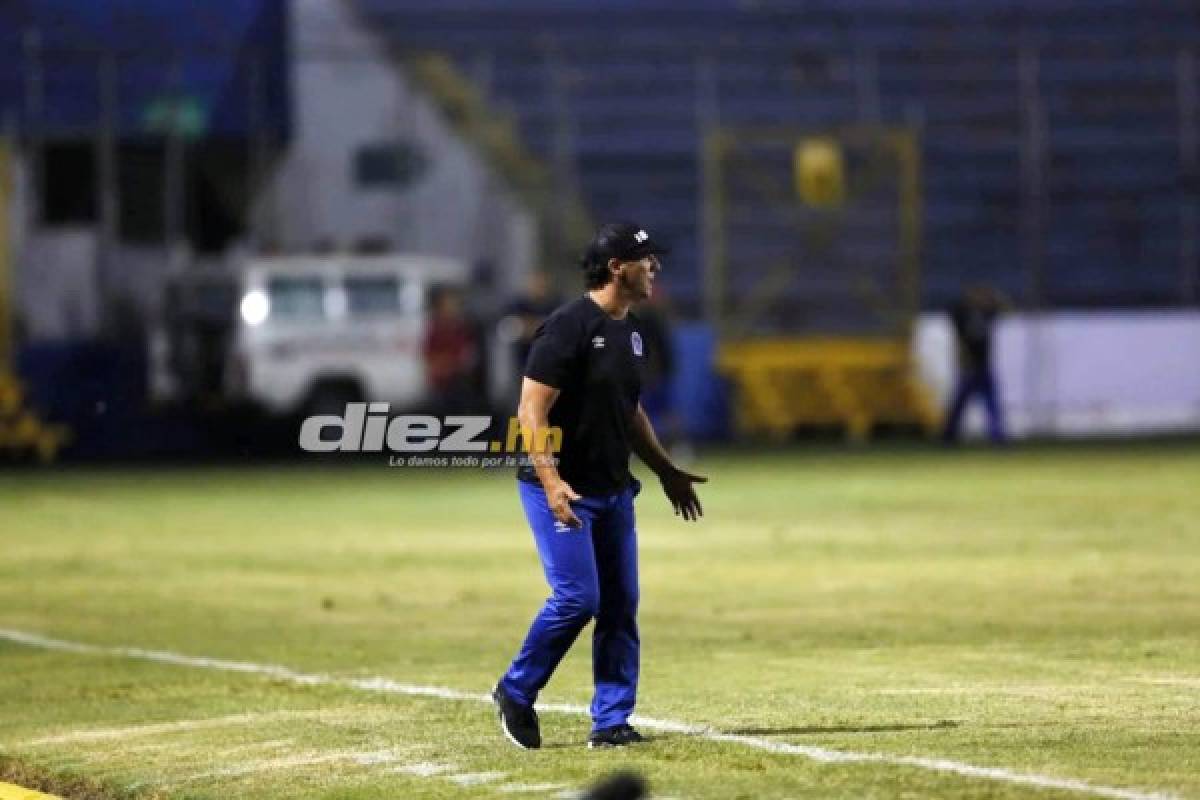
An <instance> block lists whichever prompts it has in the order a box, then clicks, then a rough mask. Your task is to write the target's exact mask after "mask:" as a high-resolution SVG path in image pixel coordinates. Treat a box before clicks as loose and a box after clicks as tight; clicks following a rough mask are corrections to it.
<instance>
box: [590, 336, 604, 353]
mask: <svg viewBox="0 0 1200 800" xmlns="http://www.w3.org/2000/svg"><path fill="white" fill-rule="evenodd" d="M592 347H594V348H596V349H597V350H599V349H601V348H603V347H604V337H603V336H593V337H592Z"/></svg>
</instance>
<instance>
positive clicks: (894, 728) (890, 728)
mask: <svg viewBox="0 0 1200 800" xmlns="http://www.w3.org/2000/svg"><path fill="white" fill-rule="evenodd" d="M959 724H960V723H958V722H955V721H954V720H951V719H942V720H938V721H937V722H931V723H926V724H912V725H905V724H894V725H807V726H800V727H795V728H735V729H733V730H728V731H724V732H725V733H732V734H736V735H738V736H803V735H805V734H820V733H902V732H904V731H937V730H945V729H947V728H957V727H958V726H959Z"/></svg>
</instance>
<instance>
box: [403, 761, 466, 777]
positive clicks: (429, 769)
mask: <svg viewBox="0 0 1200 800" xmlns="http://www.w3.org/2000/svg"><path fill="white" fill-rule="evenodd" d="M456 769H458V767H456V766H454V765H453V764H430V763H429V762H426V761H422V762H421V763H419V764H405V765H403V766H400V767H396V768H394V769H390V770H388V771H389V772H398V773H402V774H404V775H416V776H417V777H418V778H432V777H433V776H434V775H441V774H442V773H444V772H453V771H454V770H456Z"/></svg>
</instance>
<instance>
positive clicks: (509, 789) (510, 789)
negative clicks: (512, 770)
mask: <svg viewBox="0 0 1200 800" xmlns="http://www.w3.org/2000/svg"><path fill="white" fill-rule="evenodd" d="M565 788H567V785H566V784H565V783H505V784H503V785H501V786H497V787H496V791H497V792H500V793H501V794H525V793H534V792H536V793H542V792H553V791H556V790H560V789H565Z"/></svg>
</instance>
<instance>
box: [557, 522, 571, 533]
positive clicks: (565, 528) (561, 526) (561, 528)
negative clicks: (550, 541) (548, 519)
mask: <svg viewBox="0 0 1200 800" xmlns="http://www.w3.org/2000/svg"><path fill="white" fill-rule="evenodd" d="M554 532H555V533H570V532H571V526H570V525H568V524H567V523H565V522H560V521H559V520H554Z"/></svg>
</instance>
